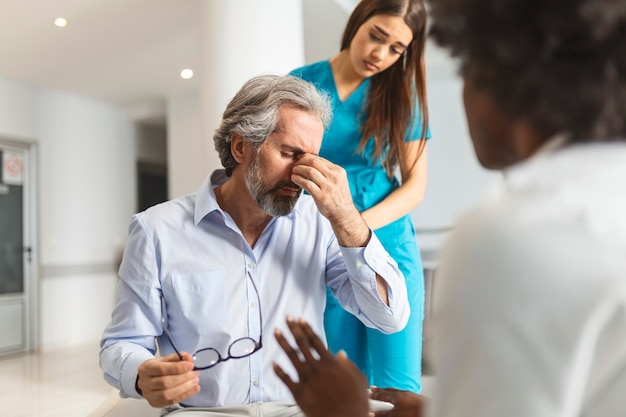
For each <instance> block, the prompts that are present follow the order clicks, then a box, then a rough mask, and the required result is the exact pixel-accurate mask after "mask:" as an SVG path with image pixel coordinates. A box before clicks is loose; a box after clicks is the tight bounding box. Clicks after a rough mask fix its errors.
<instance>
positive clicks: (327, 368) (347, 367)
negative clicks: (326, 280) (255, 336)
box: [274, 318, 368, 417]
mask: <svg viewBox="0 0 626 417" xmlns="http://www.w3.org/2000/svg"><path fill="white" fill-rule="evenodd" d="M287 326H288V327H289V330H290V331H291V333H292V334H293V336H294V338H295V341H296V344H297V349H295V348H294V347H292V346H291V345H290V344H289V343H288V342H287V340H286V339H285V337H284V336H283V334H282V333H281V332H280V331H279V330H278V329H277V330H276V331H275V333H274V334H275V336H276V340H277V341H278V344H279V345H280V346H281V347H282V349H283V350H284V351H285V353H287V356H288V357H289V359H290V360H291V363H293V365H294V367H295V368H296V371H297V372H298V378H299V381H298V382H294V381H293V380H292V379H291V377H290V376H289V375H287V374H286V373H285V372H284V371H283V370H282V368H281V367H280V366H279V365H277V364H276V363H274V371H275V372H276V375H278V377H279V378H280V379H281V380H282V381H283V382H284V383H285V384H286V385H287V387H288V388H289V390H290V391H291V393H292V394H293V396H294V398H295V400H296V402H297V403H298V405H299V406H300V409H301V410H302V411H303V412H304V414H305V415H306V416H307V417H367V416H368V398H367V385H368V383H367V378H366V377H365V375H363V373H361V371H359V369H358V368H357V367H356V366H355V365H354V364H353V363H352V362H351V361H350V360H349V359H348V358H347V356H346V355H345V353H339V354H338V355H337V356H334V355H333V354H332V353H331V352H329V351H328V349H326V346H324V343H323V342H322V341H321V340H320V338H319V337H318V336H317V335H316V334H315V332H314V331H313V329H311V326H309V324H308V323H307V322H305V321H304V320H298V321H296V320H294V319H291V318H288V319H287Z"/></svg>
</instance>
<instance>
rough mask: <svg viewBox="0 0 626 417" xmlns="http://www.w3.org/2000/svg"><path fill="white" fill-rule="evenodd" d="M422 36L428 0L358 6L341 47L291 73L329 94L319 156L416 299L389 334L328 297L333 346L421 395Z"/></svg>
mask: <svg viewBox="0 0 626 417" xmlns="http://www.w3.org/2000/svg"><path fill="white" fill-rule="evenodd" d="M425 32H426V10H425V8H424V4H423V2H422V0H362V1H361V2H360V3H359V4H358V5H357V6H356V8H355V10H354V12H353V13H352V15H351V16H350V18H349V20H348V23H347V26H346V28H345V31H344V34H343V40H342V43H341V51H340V52H339V53H338V54H337V55H335V56H333V57H332V58H330V59H329V60H325V61H321V62H317V63H314V64H311V65H308V66H305V67H302V68H299V69H296V70H294V71H292V73H291V74H292V75H295V76H298V77H301V78H303V79H305V80H307V81H309V82H312V83H313V84H315V85H316V86H317V88H318V89H320V90H322V91H325V92H326V93H327V94H328V95H329V98H330V100H331V102H332V106H333V120H332V122H331V125H330V127H329V129H328V131H327V132H326V134H325V136H324V140H323V143H322V148H321V150H320V155H321V156H323V157H324V158H327V159H329V160H331V161H332V162H334V163H336V164H338V165H341V166H343V167H344V168H345V169H346V171H347V173H348V178H349V181H350V187H351V191H352V196H353V199H354V202H355V204H356V205H357V207H358V209H359V211H361V213H362V215H363V217H364V218H365V220H366V221H367V223H368V225H369V226H370V227H371V228H372V229H373V230H374V231H375V233H376V235H377V236H378V237H379V239H380V240H381V242H382V243H383V245H384V246H385V248H386V249H387V251H388V252H389V253H390V254H391V255H392V256H393V257H394V259H395V260H396V261H397V262H398V264H399V267H400V269H401V270H402V272H403V273H404V275H405V278H406V284H407V288H408V292H409V301H410V303H411V318H410V320H409V323H408V324H407V326H406V328H405V329H404V330H403V331H401V332H399V333H395V334H392V335H385V334H382V333H381V332H379V331H377V330H372V329H368V328H366V327H365V326H364V325H363V324H362V323H361V322H359V321H358V320H357V319H355V317H354V316H353V315H351V314H349V313H347V312H345V311H344V310H343V308H342V307H341V306H340V305H339V303H338V302H337V300H336V299H335V298H334V297H333V296H332V295H331V293H330V292H328V302H327V307H326V313H325V314H326V315H325V323H324V325H325V328H326V336H327V339H328V344H329V348H330V349H331V350H332V351H334V352H337V351H338V350H340V349H343V350H344V351H346V353H347V354H348V357H349V358H350V359H352V360H353V361H354V362H355V363H356V364H357V365H358V366H359V368H360V369H361V370H362V371H363V372H364V373H365V374H366V375H368V377H369V380H370V384H372V385H376V386H379V387H395V388H401V389H404V390H410V391H414V392H420V390H421V385H420V375H421V360H422V358H421V356H422V355H421V352H422V320H423V314H424V278H423V270H422V262H421V258H420V253H419V250H418V248H417V243H416V239H415V231H414V228H413V223H412V221H411V217H410V214H409V213H410V211H411V210H412V209H413V208H415V207H416V206H417V205H418V204H419V203H420V202H421V200H422V198H423V196H424V191H425V188H426V139H427V138H429V137H430V132H429V130H428V111H427V106H426V88H425V74H424V61H423V58H424V44H425V36H426V33H425ZM398 172H399V176H400V180H399V179H398V178H396V174H397V173H398Z"/></svg>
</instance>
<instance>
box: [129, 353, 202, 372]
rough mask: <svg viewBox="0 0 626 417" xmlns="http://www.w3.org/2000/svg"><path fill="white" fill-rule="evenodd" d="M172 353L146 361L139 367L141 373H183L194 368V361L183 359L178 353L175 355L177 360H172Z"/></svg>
mask: <svg viewBox="0 0 626 417" xmlns="http://www.w3.org/2000/svg"><path fill="white" fill-rule="evenodd" d="M171 356H172V355H168V356H167V357H163V358H158V359H154V360H150V361H147V362H144V363H143V364H142V366H141V367H140V368H139V372H140V373H141V375H145V376H163V375H181V374H185V373H187V372H190V371H192V370H193V367H194V365H193V362H191V361H187V360H185V361H181V360H180V358H178V356H177V355H173V356H174V357H175V358H176V360H175V361H172V358H171Z"/></svg>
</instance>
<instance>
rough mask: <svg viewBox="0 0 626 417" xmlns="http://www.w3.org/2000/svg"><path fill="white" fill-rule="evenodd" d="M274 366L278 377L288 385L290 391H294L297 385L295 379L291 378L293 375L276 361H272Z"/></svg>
mask: <svg viewBox="0 0 626 417" xmlns="http://www.w3.org/2000/svg"><path fill="white" fill-rule="evenodd" d="M272 367H273V368H274V373H275V374H276V375H277V376H278V378H280V380H281V381H283V382H284V384H285V385H287V388H289V391H291V392H293V390H294V389H295V387H296V383H295V382H293V379H291V377H290V376H289V375H287V373H286V372H285V371H283V368H281V367H280V365H278V364H277V363H276V362H274V363H272Z"/></svg>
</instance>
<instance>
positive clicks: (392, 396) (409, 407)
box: [370, 387, 426, 417]
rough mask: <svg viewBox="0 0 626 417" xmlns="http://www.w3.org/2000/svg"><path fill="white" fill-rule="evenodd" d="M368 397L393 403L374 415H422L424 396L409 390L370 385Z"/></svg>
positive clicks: (415, 416)
mask: <svg viewBox="0 0 626 417" xmlns="http://www.w3.org/2000/svg"><path fill="white" fill-rule="evenodd" d="M370 398H372V399H373V400H379V401H387V402H389V403H392V404H393V405H394V407H393V408H392V409H391V410H388V411H378V412H376V413H374V416H375V417H422V415H423V414H424V409H425V404H426V397H424V396H423V395H418V394H415V393H413V392H410V391H400V390H397V389H394V388H376V387H372V393H371V394H370Z"/></svg>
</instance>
